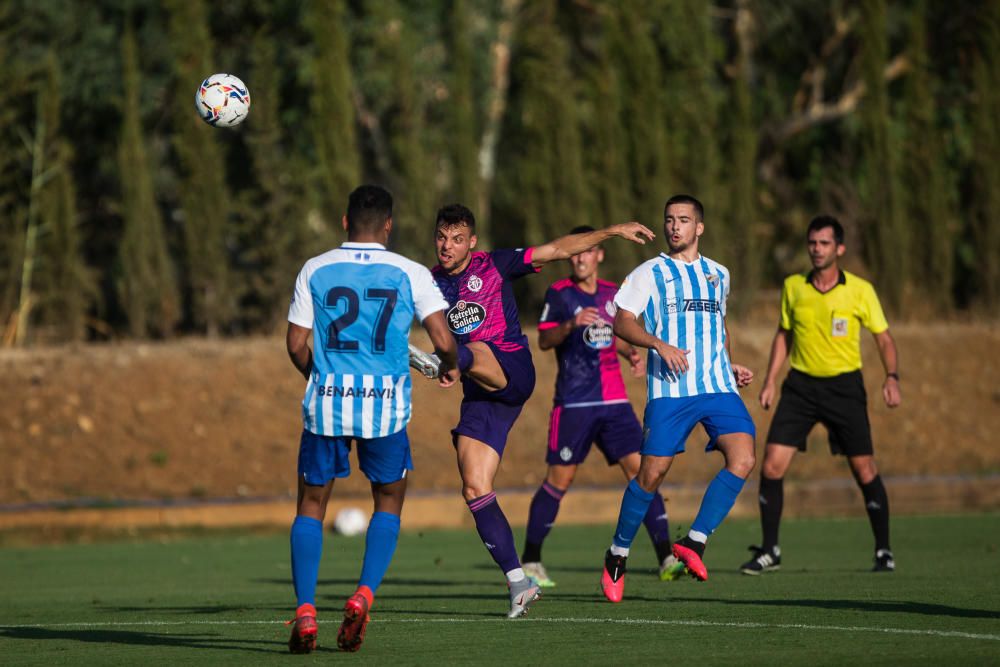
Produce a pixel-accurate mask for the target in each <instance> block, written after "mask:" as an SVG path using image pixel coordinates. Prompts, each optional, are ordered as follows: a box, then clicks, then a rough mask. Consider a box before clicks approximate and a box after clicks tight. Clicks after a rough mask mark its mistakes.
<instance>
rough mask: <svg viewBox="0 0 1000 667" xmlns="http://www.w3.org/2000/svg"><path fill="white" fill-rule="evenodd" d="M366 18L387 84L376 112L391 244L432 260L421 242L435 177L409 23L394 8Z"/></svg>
mask: <svg viewBox="0 0 1000 667" xmlns="http://www.w3.org/2000/svg"><path fill="white" fill-rule="evenodd" d="M370 18H371V19H374V25H375V26H377V28H376V30H375V38H374V58H375V61H374V62H375V64H376V66H381V67H384V68H386V69H385V73H386V74H387V76H386V79H387V80H388V81H389V82H391V85H389V86H387V87H384V88H381V91H380V95H379V96H380V98H381V99H379V100H377V101H376V102H377V104H376V107H375V108H376V110H377V113H379V116H380V118H381V120H380V123H381V126H382V129H383V131H384V133H385V135H386V140H387V144H388V153H389V155H388V157H389V159H390V161H391V169H392V175H393V176H394V177H395V178H394V179H393V182H392V185H393V189H394V190H395V195H396V207H395V210H394V215H393V219H394V222H395V228H394V229H395V231H394V233H393V245H394V247H395V248H399V249H401V250H402V251H403V252H404V253H406V254H407V256H411V257H413V258H414V259H417V260H419V261H429V260H430V259H432V257H433V255H432V254H431V250H430V247H429V246H428V244H427V242H426V239H427V238H428V236H429V233H428V231H427V230H428V228H427V219H428V218H429V217H430V216H432V215H433V213H434V212H433V211H432V210H431V207H432V205H433V201H434V197H433V191H434V181H433V177H434V173H435V171H434V170H433V169H429V168H428V163H429V161H428V156H427V148H426V146H425V145H424V135H425V131H426V122H425V113H426V111H425V107H426V104H425V100H424V93H423V87H422V84H421V79H420V78H419V77H418V75H417V72H416V71H415V68H416V66H417V64H416V63H415V55H414V54H415V53H417V52H418V51H419V49H418V47H417V43H416V40H415V35H414V33H413V26H412V23H411V22H410V21H409V20H408V17H407V15H406V14H405V12H403V10H402V8H401V7H400V5H399V3H396V2H394V1H392V0H386V1H384V2H379V3H375V4H374V5H373V6H372V15H371V16H370Z"/></svg>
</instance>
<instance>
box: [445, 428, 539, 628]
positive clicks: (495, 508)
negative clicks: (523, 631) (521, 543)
mask: <svg viewBox="0 0 1000 667" xmlns="http://www.w3.org/2000/svg"><path fill="white" fill-rule="evenodd" d="M455 450H456V453H457V456H458V469H459V472H460V473H461V475H462V495H463V496H464V497H465V502H466V504H468V506H469V511H471V512H472V517H473V519H474V520H475V522H476V531H477V532H478V533H479V537H480V539H481V540H482V541H483V545H484V546H485V547H486V550H487V551H489V552H490V556H491V557H492V558H493V560H494V562H496V564H497V565H498V566H500V569H501V571H503V573H504V576H505V577H506V579H507V585H508V586H509V587H510V613H509V614H508V617H510V618H517V617H518V616H522V615H523V614H524V613H525V612H526V611H527V610H528V607H529V606H530V605H531V603H532V602H534V601H535V600H536V599H537V598H538V586H537V585H535V584H534V583H533V582H532V581H531V580H530V579H528V577H527V576H526V575H525V573H524V570H523V569H522V568H521V561H520V560H518V557H517V550H516V549H515V547H514V533H513V531H511V528H510V522H508V521H507V517H506V516H505V515H504V513H503V510H502V509H501V508H500V503H499V502H497V497H496V493H495V492H494V490H493V480H494V478H495V477H496V473H497V469H498V468H499V466H500V455H499V454H498V453H497V451H496V450H495V449H493V448H492V447H490V446H489V445H488V444H486V443H485V442H482V441H480V440H476V439H474V438H471V437H469V436H466V435H458V436H456V445H455Z"/></svg>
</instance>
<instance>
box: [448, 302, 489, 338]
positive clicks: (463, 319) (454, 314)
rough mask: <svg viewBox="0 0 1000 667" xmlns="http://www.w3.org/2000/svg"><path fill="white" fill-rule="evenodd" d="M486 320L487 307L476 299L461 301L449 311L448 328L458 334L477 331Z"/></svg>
mask: <svg viewBox="0 0 1000 667" xmlns="http://www.w3.org/2000/svg"><path fill="white" fill-rule="evenodd" d="M485 321H486V309H485V308H483V307H482V306H480V305H479V304H478V303H476V302H475V301H459V302H458V303H456V304H455V306H454V307H453V308H452V309H451V310H449V311H448V328H449V329H451V330H452V331H453V332H454V333H457V334H467V333H470V332H472V331H475V330H476V329H478V328H479V327H480V326H482V324H483V322H485Z"/></svg>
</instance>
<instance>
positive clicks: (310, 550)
mask: <svg viewBox="0 0 1000 667" xmlns="http://www.w3.org/2000/svg"><path fill="white" fill-rule="evenodd" d="M289 541H290V542H291V547H292V585H293V586H294V587H295V597H296V599H298V604H299V605H300V606H301V605H303V604H312V605H315V604H316V580H317V579H318V578H319V561H320V558H322V556H323V522H321V521H317V520H316V519H313V518H310V517H307V516H297V517H295V521H294V522H293V523H292V533H291V537H290V540H289Z"/></svg>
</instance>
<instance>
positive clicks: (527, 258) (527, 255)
mask: <svg viewBox="0 0 1000 667" xmlns="http://www.w3.org/2000/svg"><path fill="white" fill-rule="evenodd" d="M534 254H535V246H531V247H530V248H528V249H527V250H525V251H524V263H525V264H531V258H532V256H533V255H534ZM531 268H532V269H534V270H535V273H538V272H539V271H541V270H542V267H540V266H533V267H531Z"/></svg>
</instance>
